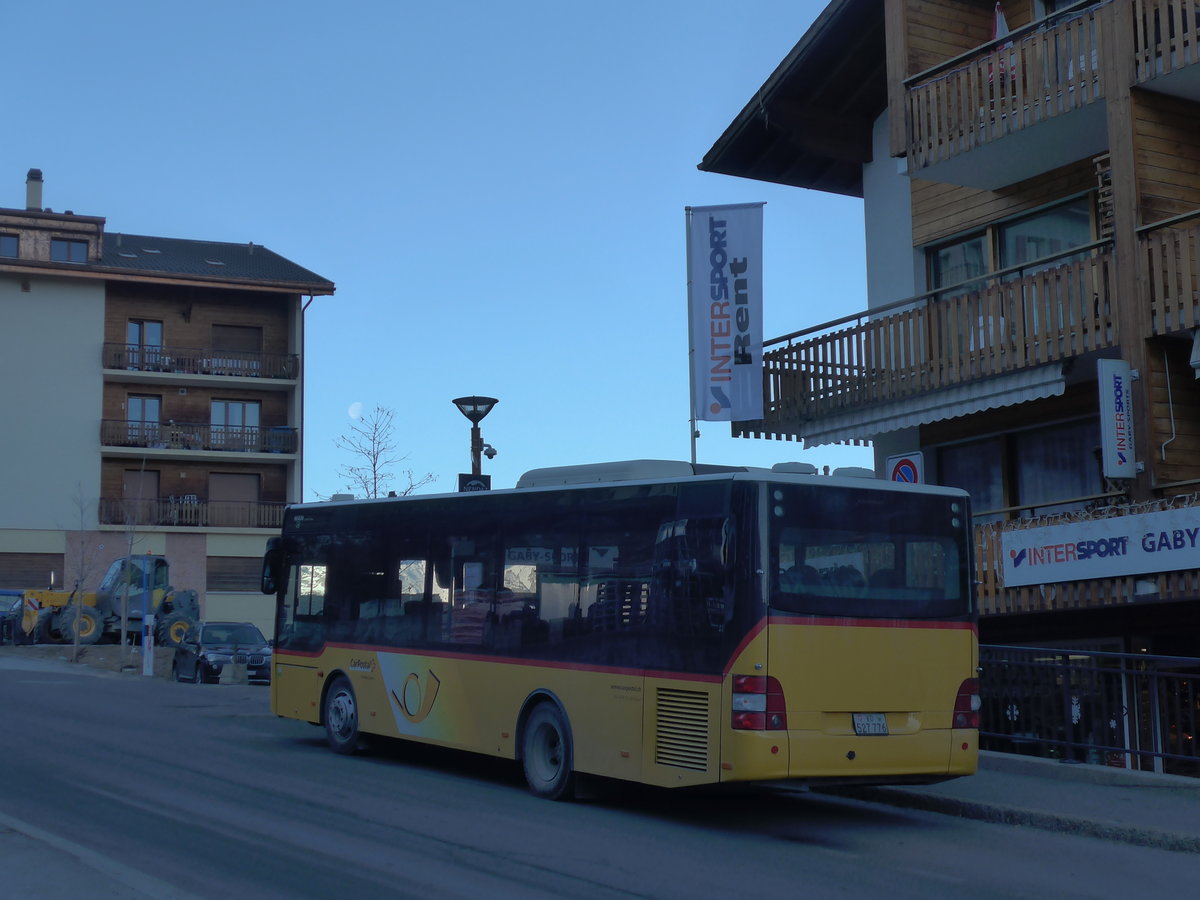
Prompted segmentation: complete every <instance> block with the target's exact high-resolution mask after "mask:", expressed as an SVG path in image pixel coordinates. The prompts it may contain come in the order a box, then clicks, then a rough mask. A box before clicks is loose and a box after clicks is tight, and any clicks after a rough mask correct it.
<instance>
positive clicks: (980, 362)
mask: <svg viewBox="0 0 1200 900" xmlns="http://www.w3.org/2000/svg"><path fill="white" fill-rule="evenodd" d="M1111 266H1112V255H1111V251H1110V248H1109V244H1108V242H1104V241H1101V242H1097V243H1094V244H1090V245H1087V246H1085V247H1077V248H1074V249H1073V250H1070V251H1068V252H1067V253H1065V254H1058V255H1057V256H1053V257H1047V258H1046V259H1044V260H1040V261H1038V263H1036V264H1035V265H1030V266H1025V267H1023V268H1020V267H1018V268H1012V269H1005V270H1002V271H999V272H996V273H994V274H992V275H990V276H988V279H987V280H986V281H983V280H981V282H975V283H973V284H971V285H967V286H964V287H960V288H958V289H952V288H951V289H943V290H941V291H938V292H934V293H930V294H924V295H921V296H919V297H914V298H911V299H909V300H904V301H900V302H898V303H893V304H890V305H888V306H886V307H879V308H877V309H875V310H868V311H866V312H861V313H857V314H855V315H853V316H846V317H844V318H842V319H836V320H834V321H833V322H827V323H825V324H823V325H818V326H815V327H813V328H809V329H805V330H803V331H798V332H795V333H793V334H790V335H787V336H785V337H781V338H776V339H774V340H770V341H766V342H765V343H764V345H763V348H764V352H763V378H764V391H765V395H764V399H765V414H764V417H763V420H762V421H761V422H746V423H741V424H740V426H738V427H740V428H741V429H742V431H741V433H743V434H748V435H749V434H753V435H770V436H775V437H783V438H792V437H796V436H798V433H797V429H798V428H801V426H802V424H803V423H804V422H808V421H811V420H814V419H819V418H820V417H821V416H825V415H830V414H832V413H835V412H841V411H844V410H848V409H851V408H858V407H863V406H868V405H871V404H876V403H886V402H889V401H894V400H898V399H901V398H903V397H908V396H913V395H916V394H923V393H925V392H928V391H936V390H939V389H941V388H947V387H953V386H955V385H958V384H962V383H965V382H970V381H975V380H978V379H981V378H987V377H990V376H995V375H1000V374H1004V373H1007V372H1015V371H1018V370H1020V369H1028V368H1035V367H1038V366H1041V365H1045V364H1047V363H1051V362H1055V361H1060V360H1064V359H1068V358H1070V357H1074V356H1078V355H1080V354H1082V353H1085V352H1087V351H1090V350H1097V349H1101V348H1104V347H1110V346H1113V345H1114V343H1115V341H1116V335H1115V324H1114V320H1113V315H1112V303H1111V301H1110V296H1111V291H1110V283H1111V277H1110V275H1111V273H1110V269H1111ZM956 290H957V292H955V291H956ZM781 344H782V346H779V345H781ZM801 433H802V429H801Z"/></svg>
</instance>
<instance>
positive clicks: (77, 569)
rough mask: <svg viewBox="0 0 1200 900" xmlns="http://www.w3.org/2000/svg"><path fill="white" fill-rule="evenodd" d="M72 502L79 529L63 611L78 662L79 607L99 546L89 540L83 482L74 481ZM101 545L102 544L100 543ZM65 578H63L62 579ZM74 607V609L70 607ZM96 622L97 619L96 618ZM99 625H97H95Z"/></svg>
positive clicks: (81, 620)
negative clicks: (68, 619) (71, 633)
mask: <svg viewBox="0 0 1200 900" xmlns="http://www.w3.org/2000/svg"><path fill="white" fill-rule="evenodd" d="M72 502H73V503H74V505H75V509H76V511H77V512H78V513H79V530H78V531H77V532H76V533H75V535H74V537H75V542H76V545H75V553H74V554H73V555H74V557H75V559H74V564H73V565H72V569H73V570H74V571H73V572H72V573H71V574H72V576H73V584H72V586H71V593H70V595H69V596H68V598H67V610H65V611H64V612H66V613H67V615H69V616H70V621H71V623H72V625H71V629H72V632H73V637H72V639H71V645H72V646H71V662H76V663H77V662H79V661H80V660H81V659H82V658H83V653H84V651H83V649H82V648H81V647H80V643H79V637H80V633H81V632H82V631H83V628H84V624H83V611H82V609H81V607H82V606H83V605H84V602H83V597H84V587H85V586H86V583H87V581H88V579H89V578H91V577H92V570H93V567H94V566H95V563H96V556H97V553H98V550H99V548H97V547H96V546H94V544H93V543H92V541H90V540H89V532H88V528H87V525H88V520H87V513H88V508H89V507H90V506H91V503H90V502H89V501H88V499H87V497H86V496H85V495H84V493H83V483H82V482H78V481H77V482H76V483H75V494H74V496H73V497H72ZM101 546H103V545H101ZM64 580H65V579H64ZM72 607H74V609H72ZM97 622H99V620H98V619H97ZM97 627H99V626H97Z"/></svg>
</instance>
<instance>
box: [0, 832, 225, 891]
mask: <svg viewBox="0 0 1200 900" xmlns="http://www.w3.org/2000/svg"><path fill="white" fill-rule="evenodd" d="M0 826H2V827H4V828H9V829H11V830H13V831H15V832H18V833H19V834H23V835H25V836H26V837H29V838H32V839H33V840H35V841H40V842H41V843H43V844H45V845H47V846H48V847H50V848H51V849H52V850H57V851H59V852H62V853H68V854H70V855H71V856H73V857H75V858H76V859H77V860H79V862H81V863H83V864H84V865H85V866H89V867H91V868H93V869H95V870H96V871H98V872H103V873H104V874H105V875H107V876H108V877H109V878H112V879H114V880H116V881H119V882H120V883H121V884H123V885H125V886H126V887H128V888H130V889H132V890H135V891H138V892H139V893H141V894H144V895H145V896H147V897H155V898H161V900H203V898H202V897H199V896H198V895H196V894H189V893H188V892H187V891H181V890H179V888H177V887H175V885H173V884H170V883H169V882H166V881H163V880H162V879H160V878H155V877H154V876H153V875H147V874H146V873H145V872H142V871H140V870H139V869H135V868H133V867H132V866H126V865H122V864H121V863H118V862H113V860H112V859H110V858H109V857H107V856H104V855H103V854H101V853H97V852H96V851H95V850H89V849H88V848H87V847H84V846H83V845H82V844H77V843H75V842H74V841H69V840H67V839H66V838H64V837H60V836H59V835H56V834H51V833H50V832H48V831H43V830H42V829H41V828H38V827H37V826H36V825H30V824H29V823H28V822H22V821H21V820H20V819H14V818H13V817H12V816H7V815H5V814H4V813H0Z"/></svg>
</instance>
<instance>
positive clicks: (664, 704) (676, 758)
mask: <svg viewBox="0 0 1200 900" xmlns="http://www.w3.org/2000/svg"><path fill="white" fill-rule="evenodd" d="M654 761H655V762H656V763H658V764H659V765H661V766H677V767H678V768H681V769H694V770H695V771H697V772H704V771H706V770H707V769H708V694H705V693H703V692H701V691H680V690H676V689H674V688H659V689H658V727H657V731H656V733H655V737H654Z"/></svg>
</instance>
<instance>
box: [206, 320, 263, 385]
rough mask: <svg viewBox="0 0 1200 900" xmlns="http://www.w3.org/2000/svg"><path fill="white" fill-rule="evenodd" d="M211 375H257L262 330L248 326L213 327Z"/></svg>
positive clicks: (259, 362)
mask: <svg viewBox="0 0 1200 900" xmlns="http://www.w3.org/2000/svg"><path fill="white" fill-rule="evenodd" d="M212 346H213V357H214V358H213V374H220V375H258V374H259V372H260V369H261V368H262V347H263V330H262V328H260V327H258V326H249V325H213V327H212Z"/></svg>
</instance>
